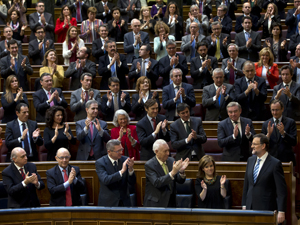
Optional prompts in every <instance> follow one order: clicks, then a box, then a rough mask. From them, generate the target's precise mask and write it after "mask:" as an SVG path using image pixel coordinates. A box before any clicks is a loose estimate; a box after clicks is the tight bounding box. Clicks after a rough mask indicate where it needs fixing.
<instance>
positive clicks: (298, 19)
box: [296, 14, 300, 34]
mask: <svg viewBox="0 0 300 225" xmlns="http://www.w3.org/2000/svg"><path fill="white" fill-rule="evenodd" d="M299 22H300V14H298V15H297V26H296V28H297V30H296V32H297V33H296V34H299V29H298V24H299Z"/></svg>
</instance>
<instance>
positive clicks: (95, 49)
mask: <svg viewBox="0 0 300 225" xmlns="http://www.w3.org/2000/svg"><path fill="white" fill-rule="evenodd" d="M99 3H101V2H99ZM99 36H100V38H98V39H96V40H94V41H93V45H92V55H93V56H94V57H95V59H96V61H95V62H96V64H98V63H99V58H100V57H101V56H103V55H105V54H107V51H106V50H105V48H104V45H105V42H106V41H108V40H113V39H112V38H110V37H108V29H107V26H106V25H100V27H99Z"/></svg>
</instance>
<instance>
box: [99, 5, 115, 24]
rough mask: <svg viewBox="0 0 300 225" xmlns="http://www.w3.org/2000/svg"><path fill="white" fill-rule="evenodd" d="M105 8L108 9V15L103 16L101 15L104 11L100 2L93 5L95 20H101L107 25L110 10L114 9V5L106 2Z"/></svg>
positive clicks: (109, 18) (110, 16)
mask: <svg viewBox="0 0 300 225" xmlns="http://www.w3.org/2000/svg"><path fill="white" fill-rule="evenodd" d="M107 7H108V8H109V10H110V13H107V14H105V16H104V15H103V13H104V11H105V10H104V7H103V3H102V1H100V2H98V3H96V4H95V8H96V9H97V15H96V18H97V19H101V20H102V21H103V23H107V22H108V21H110V20H111V19H112V9H113V8H114V7H115V5H114V4H113V3H111V2H107Z"/></svg>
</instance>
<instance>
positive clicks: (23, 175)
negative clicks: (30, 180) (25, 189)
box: [20, 168, 25, 180]
mask: <svg viewBox="0 0 300 225" xmlns="http://www.w3.org/2000/svg"><path fill="white" fill-rule="evenodd" d="M20 171H21V175H22V177H23V180H25V173H24V171H23V168H21V169H20Z"/></svg>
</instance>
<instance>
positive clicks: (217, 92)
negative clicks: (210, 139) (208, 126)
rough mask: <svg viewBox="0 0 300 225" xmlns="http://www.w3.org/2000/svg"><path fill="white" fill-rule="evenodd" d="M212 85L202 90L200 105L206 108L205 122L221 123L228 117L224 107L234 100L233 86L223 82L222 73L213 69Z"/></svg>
mask: <svg viewBox="0 0 300 225" xmlns="http://www.w3.org/2000/svg"><path fill="white" fill-rule="evenodd" d="M212 79H213V80H214V83H213V84H211V85H208V86H205V87H204V88H203V95H202V105H203V106H204V107H205V108H206V113H205V120H206V121H221V120H224V119H226V118H227V117H228V115H227V112H226V107H227V105H228V103H230V102H231V101H233V100H234V99H235V93H234V86H233V85H231V84H226V83H223V82H224V71H223V70H222V69H220V68H216V69H214V72H213V75H212Z"/></svg>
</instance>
